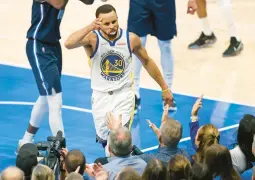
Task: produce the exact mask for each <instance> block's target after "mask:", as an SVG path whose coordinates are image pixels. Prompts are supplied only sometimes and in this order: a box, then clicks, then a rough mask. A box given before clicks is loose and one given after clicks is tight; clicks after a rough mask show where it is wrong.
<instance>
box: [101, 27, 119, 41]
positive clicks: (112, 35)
mask: <svg viewBox="0 0 255 180" xmlns="http://www.w3.org/2000/svg"><path fill="white" fill-rule="evenodd" d="M118 29H119V28H117V30H116V31H114V32H110V33H106V32H105V31H103V30H102V31H103V32H104V34H105V35H107V37H108V39H115V38H116V37H117V36H118Z"/></svg>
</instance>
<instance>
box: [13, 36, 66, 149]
mask: <svg viewBox="0 0 255 180" xmlns="http://www.w3.org/2000/svg"><path fill="white" fill-rule="evenodd" d="M55 49H56V47H51V46H48V45H44V44H42V43H40V42H38V41H36V40H28V43H27V56H28V59H29V63H30V65H31V67H32V70H33V74H34V77H35V80H36V84H37V87H38V89H39V93H40V97H39V98H38V100H37V101H36V103H35V106H34V107H33V110H32V113H31V118H30V123H29V127H28V129H27V131H26V132H25V135H24V137H23V139H22V140H21V141H20V142H19V147H18V148H20V147H21V146H22V145H23V144H25V143H28V142H32V139H33V136H34V135H35V134H36V132H37V130H38V129H39V127H40V124H41V121H42V119H43V117H44V115H45V113H46V112H48V111H49V122H50V127H51V131H52V133H53V135H56V134H57V131H58V130H61V131H62V132H63V133H64V129H63V122H62V116H61V106H62V93H61V84H60V76H59V70H58V64H57V63H58V61H60V60H61V59H58V58H57V57H56V53H55Z"/></svg>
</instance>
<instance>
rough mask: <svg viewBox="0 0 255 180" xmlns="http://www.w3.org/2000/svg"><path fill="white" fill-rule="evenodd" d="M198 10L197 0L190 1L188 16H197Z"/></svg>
mask: <svg viewBox="0 0 255 180" xmlns="http://www.w3.org/2000/svg"><path fill="white" fill-rule="evenodd" d="M196 10H197V3H196V0H189V1H188V8H187V14H192V15H193V14H195V12H196Z"/></svg>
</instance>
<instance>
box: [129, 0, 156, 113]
mask: <svg viewBox="0 0 255 180" xmlns="http://www.w3.org/2000/svg"><path fill="white" fill-rule="evenodd" d="M146 6H147V4H146V3H143V1H138V0H130V7H129V14H128V25H127V27H128V31H129V32H133V33H135V34H137V35H138V36H139V37H140V38H141V41H142V45H143V46H145V44H146V36H147V34H151V33H152V26H153V24H152V20H151V19H152V14H151V12H150V11H149V10H148V8H147V7H146ZM132 59H133V74H134V90H135V94H136V106H135V113H137V111H138V109H140V92H139V90H140V73H141V68H142V64H141V62H140V60H139V59H138V58H137V57H136V56H135V55H133V58H132Z"/></svg>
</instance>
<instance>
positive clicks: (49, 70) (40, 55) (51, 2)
mask: <svg viewBox="0 0 255 180" xmlns="http://www.w3.org/2000/svg"><path fill="white" fill-rule="evenodd" d="M80 1H82V2H83V3H85V4H92V3H93V2H94V0H80ZM67 2H68V0H33V5H32V19H31V26H30V28H29V29H28V32H27V39H28V40H27V44H26V53H27V57H28V60H29V63H30V65H31V67H32V71H33V74H34V78H35V80H36V84H37V87H38V90H39V93H40V96H39V98H38V99H37V101H36V103H35V105H34V107H33V110H32V113H31V118H30V122H29V126H28V129H27V130H26V132H25V134H24V136H23V138H22V139H21V140H20V141H19V145H18V149H17V150H19V148H20V147H21V146H22V145H23V144H26V143H31V142H32V141H33V137H34V135H35V134H36V132H37V130H38V129H39V127H40V123H41V121H42V119H43V117H44V115H45V114H46V113H47V112H49V124H50V128H51V132H52V134H53V135H54V136H55V135H56V134H57V132H58V131H59V130H61V131H62V132H63V136H64V126H63V122H62V115H61V108H62V87H61V82H60V78H61V70H62V52H61V45H60V42H59V40H60V38H61V37H60V30H59V29H60V28H59V27H60V23H61V20H62V17H63V14H64V10H65V6H66V4H67Z"/></svg>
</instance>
